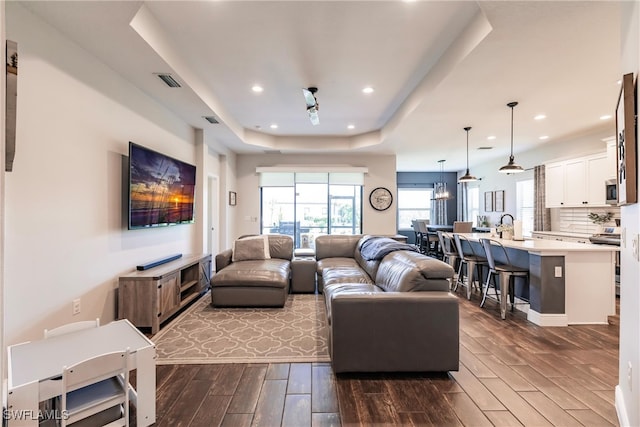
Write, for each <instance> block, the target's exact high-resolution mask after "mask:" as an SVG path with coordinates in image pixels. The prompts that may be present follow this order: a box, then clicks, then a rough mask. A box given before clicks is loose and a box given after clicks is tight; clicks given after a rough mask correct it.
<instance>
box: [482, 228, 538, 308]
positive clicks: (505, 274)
mask: <svg viewBox="0 0 640 427" xmlns="http://www.w3.org/2000/svg"><path fill="white" fill-rule="evenodd" d="M480 243H481V244H482V247H483V248H484V252H485V255H486V259H487V263H488V265H489V273H488V274H487V280H486V281H485V284H484V291H483V296H482V301H481V302H480V307H483V306H484V302H485V300H486V299H487V292H488V291H489V287H490V281H491V280H493V288H494V290H495V293H496V298H497V299H498V301H499V302H500V315H501V316H502V318H503V319H504V318H506V314H507V301H506V299H507V296H509V299H510V302H511V311H513V309H514V306H515V289H514V288H515V286H514V280H515V278H516V277H523V278H524V280H525V281H526V283H527V285H528V283H529V269H527V268H522V267H517V266H515V265H513V264H511V261H510V260H509V254H508V253H507V250H506V249H505V248H504V246H503V245H502V243H500V242H498V241H497V240H492V239H485V238H483V239H480ZM492 247H493V248H495V250H497V251H500V253H501V255H502V256H503V257H504V259H505V260H506V263H505V264H498V263H496V261H495V257H494V256H493V252H492ZM495 276H498V277H499V286H500V293H501V295H502V300H500V298H499V297H498V291H497V286H496V281H495Z"/></svg>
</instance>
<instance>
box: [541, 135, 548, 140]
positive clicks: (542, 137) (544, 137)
mask: <svg viewBox="0 0 640 427" xmlns="http://www.w3.org/2000/svg"><path fill="white" fill-rule="evenodd" d="M538 139H542V140H545V139H549V135H542V136H541V137H539V138H538Z"/></svg>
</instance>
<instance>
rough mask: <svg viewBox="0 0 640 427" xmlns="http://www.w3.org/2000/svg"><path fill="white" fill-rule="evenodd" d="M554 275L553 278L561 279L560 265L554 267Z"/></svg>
mask: <svg viewBox="0 0 640 427" xmlns="http://www.w3.org/2000/svg"><path fill="white" fill-rule="evenodd" d="M554 275H555V277H562V266H561V265H556V268H555V271H554Z"/></svg>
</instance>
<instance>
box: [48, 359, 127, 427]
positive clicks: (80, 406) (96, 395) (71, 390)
mask: <svg viewBox="0 0 640 427" xmlns="http://www.w3.org/2000/svg"><path fill="white" fill-rule="evenodd" d="M60 402H61V405H60V410H61V413H62V414H65V416H63V417H62V420H61V426H62V427H66V426H67V425H69V424H73V423H75V422H76V421H79V420H85V419H86V421H87V422H88V423H87V425H91V426H95V427H98V426H109V427H115V426H126V427H128V426H129V349H128V348H127V349H126V350H125V351H118V352H114V353H106V354H103V355H100V356H96V357H93V358H91V359H87V360H84V361H82V362H79V363H76V364H75V365H73V366H69V367H64V369H63V372H62V396H61V398H60ZM90 417H91V418H90ZM89 418H90V419H89Z"/></svg>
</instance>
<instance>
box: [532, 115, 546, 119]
mask: <svg viewBox="0 0 640 427" xmlns="http://www.w3.org/2000/svg"><path fill="white" fill-rule="evenodd" d="M546 118H547V116H545V115H544V114H538V115H537V116H535V117H534V118H533V120H542V119H546Z"/></svg>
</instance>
